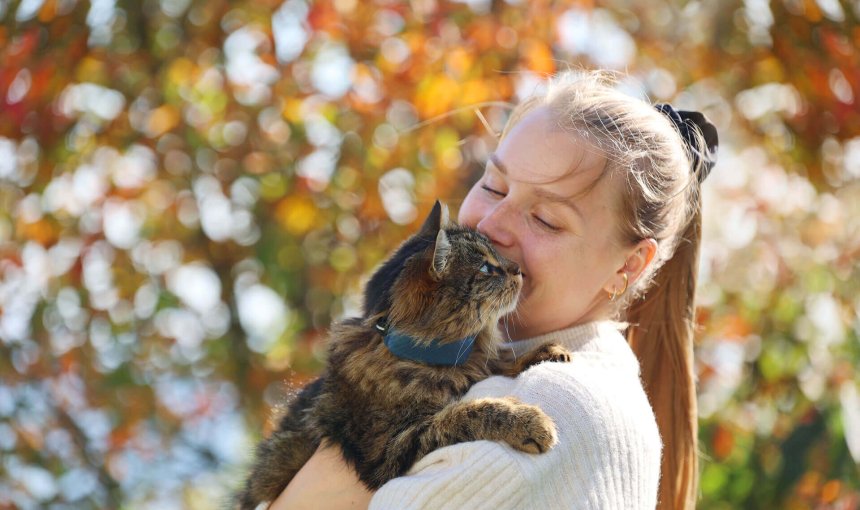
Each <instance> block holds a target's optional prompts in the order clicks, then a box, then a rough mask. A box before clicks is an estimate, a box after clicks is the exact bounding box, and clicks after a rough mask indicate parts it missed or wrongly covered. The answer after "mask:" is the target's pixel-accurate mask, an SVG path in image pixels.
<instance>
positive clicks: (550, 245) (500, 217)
mask: <svg viewBox="0 0 860 510" xmlns="http://www.w3.org/2000/svg"><path fill="white" fill-rule="evenodd" d="M605 164H606V159H605V158H604V157H603V156H602V155H600V154H599V153H598V151H596V150H595V149H594V148H593V147H592V146H591V145H589V144H588V142H586V141H584V140H583V139H582V138H580V137H578V136H575V135H572V134H571V133H570V132H565V131H563V130H562V129H561V128H559V127H558V126H557V123H556V121H555V120H554V118H553V116H552V113H551V112H550V110H549V109H548V108H546V107H540V108H537V109H535V110H532V111H531V112H529V113H528V114H527V115H526V116H525V117H524V118H522V119H521V120H520V122H519V123H518V124H516V125H515V126H514V127H513V129H512V130H511V131H510V132H509V133H508V135H507V136H506V137H505V139H504V140H503V141H502V142H501V143H500V144H499V147H498V149H497V151H496V152H495V153H494V154H493V155H492V156H491V157H490V159H489V161H488V162H487V167H486V170H485V172H484V175H483V177H481V180H480V181H478V182H477V183H476V184H475V186H474V187H472V189H471V190H470V191H469V194H468V195H467V196H466V199H465V201H464V202H463V205H462V207H461V208H460V213H459V218H458V219H459V221H460V223H463V224H465V225H468V226H471V227H476V228H477V229H478V230H479V231H480V232H483V233H484V234H485V235H487V236H488V237H489V238H490V239H491V240H492V241H493V244H494V245H495V246H496V247H497V248H498V250H499V251H500V252H501V253H502V255H504V256H506V257H508V258H510V259H511V260H513V261H515V262H517V263H519V264H520V267H521V269H522V272H523V276H524V279H523V291H522V294H521V296H520V300H519V303H518V305H517V310H516V312H514V313H513V314H512V315H510V316H508V317H506V318H505V319H504V324H502V328H503V330H505V331H506V332H507V334H508V335H509V336H510V338H511V339H521V338H528V337H532V336H535V335H539V334H543V333H548V332H550V331H555V330H557V329H561V328H565V327H568V326H572V325H574V324H581V323H585V322H588V321H592V320H597V319H604V318H608V317H609V314H610V307H609V305H608V301H607V299H608V296H607V291H611V290H612V288H613V286H618V287H620V286H621V285H622V283H621V282H622V280H621V278H620V273H619V272H620V271H621V269H622V268H623V267H624V266H625V260H626V258H627V255H628V252H629V250H630V247H626V248H625V247H623V246H622V245H621V243H620V242H619V241H618V237H619V236H618V232H619V228H618V224H617V220H616V217H615V216H616V215H615V213H614V210H613V204H615V203H616V201H617V200H618V197H616V196H615V193H617V191H616V189H617V185H616V183H615V182H614V181H613V180H612V179H610V178H604V179H600V180H599V181H597V184H596V185H594V183H595V181H596V180H597V179H598V177H599V176H600V175H601V173H602V172H603V171H604V166H605ZM592 185H594V186H593V188H592V189H591V190H590V191H589V190H588V188H589V186H592Z"/></svg>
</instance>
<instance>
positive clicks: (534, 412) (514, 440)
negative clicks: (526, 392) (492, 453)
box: [505, 404, 558, 453]
mask: <svg viewBox="0 0 860 510" xmlns="http://www.w3.org/2000/svg"><path fill="white" fill-rule="evenodd" d="M513 411H514V420H513V425H512V427H511V428H510V429H509V431H508V434H507V437H506V438H505V442H507V443H508V444H509V445H511V446H512V447H513V448H516V449H517V450H520V451H523V452H526V453H544V452H546V451H549V449H550V448H552V447H553V446H555V445H556V443H557V442H558V436H557V435H556V429H555V423H553V421H552V418H550V417H549V416H547V415H546V413H544V412H543V411H541V410H540V408H538V407H536V406H532V405H528V404H516V406H515V408H514V409H513Z"/></svg>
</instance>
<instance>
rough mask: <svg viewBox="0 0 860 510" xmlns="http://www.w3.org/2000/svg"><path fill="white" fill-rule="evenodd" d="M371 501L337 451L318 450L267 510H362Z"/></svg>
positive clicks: (371, 495)
mask: <svg viewBox="0 0 860 510" xmlns="http://www.w3.org/2000/svg"><path fill="white" fill-rule="evenodd" d="M372 497H373V493H372V492H370V491H369V490H367V488H366V487H365V486H364V485H363V484H362V483H361V482H360V481H359V479H358V475H357V474H356V473H355V470H353V469H352V468H350V467H349V466H348V465H347V464H346V463H345V462H344V461H343V456H342V455H341V452H340V449H339V448H338V447H336V446H320V447H319V448H317V451H316V452H315V453H314V454H313V455H312V456H311V458H310V459H309V460H308V461H307V462H306V463H305V465H304V466H302V469H300V470H299V472H298V473H297V474H296V476H295V477H294V478H293V479H292V481H290V484H289V485H287V488H286V489H284V492H282V493H281V495H280V496H278V499H277V500H275V502H274V503H272V505H271V506H270V507H269V510H286V509H289V510H306V509H307V510H310V509H317V508H327V509H331V510H355V509H362V510H363V509H365V508H367V505H368V504H369V503H370V498H372Z"/></svg>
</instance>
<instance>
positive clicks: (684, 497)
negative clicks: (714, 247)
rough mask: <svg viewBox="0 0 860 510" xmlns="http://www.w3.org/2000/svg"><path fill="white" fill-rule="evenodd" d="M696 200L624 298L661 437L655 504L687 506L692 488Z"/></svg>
mask: <svg viewBox="0 0 860 510" xmlns="http://www.w3.org/2000/svg"><path fill="white" fill-rule="evenodd" d="M701 225H702V220H701V204H699V205H697V207H696V209H695V211H694V212H693V215H692V218H691V219H690V223H689V224H688V225H687V227H686V229H685V230H684V232H683V235H682V237H681V238H680V240H679V242H678V245H677V248H676V249H675V253H674V254H673V255H672V258H670V259H669V260H667V261H666V262H665V263H664V264H663V266H662V267H661V268H660V269H659V270H658V271H657V273H656V274H655V275H654V280H653V284H652V285H651V286H650V287H649V289H648V291H647V292H646V293H645V294H644V296H643V297H642V298H641V299H638V300H636V301H634V302H633V303H631V304H630V306H629V308H628V309H627V314H626V315H627V317H626V320H627V322H628V323H629V324H630V327H629V329H628V331H627V340H628V342H629V343H630V346H631V347H632V349H633V352H635V353H636V357H637V358H639V363H640V367H641V374H642V383H643V385H644V387H645V392H646V393H647V395H648V399H649V401H650V402H651V406H652V407H653V408H654V413H655V415H656V417H657V426H658V427H659V429H660V436H661V437H662V439H663V457H662V460H661V465H660V473H661V475H660V489H659V493H658V503H657V509H658V510H688V509H693V508H695V506H696V496H697V492H698V487H697V486H698V454H697V449H696V441H697V436H698V422H697V406H696V385H695V372H694V366H693V330H694V325H695V315H694V314H695V304H694V298H695V293H696V276H697V271H698V261H699V241H700V239H701Z"/></svg>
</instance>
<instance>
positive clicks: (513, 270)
mask: <svg viewBox="0 0 860 510" xmlns="http://www.w3.org/2000/svg"><path fill="white" fill-rule="evenodd" d="M510 272H511V274H512V275H514V276H516V275H518V274H522V273H521V272H520V265H519V264H517V263H516V262H511V267H510Z"/></svg>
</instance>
